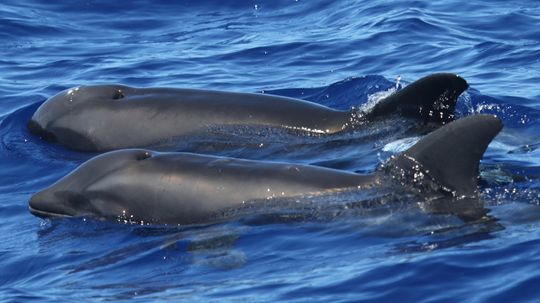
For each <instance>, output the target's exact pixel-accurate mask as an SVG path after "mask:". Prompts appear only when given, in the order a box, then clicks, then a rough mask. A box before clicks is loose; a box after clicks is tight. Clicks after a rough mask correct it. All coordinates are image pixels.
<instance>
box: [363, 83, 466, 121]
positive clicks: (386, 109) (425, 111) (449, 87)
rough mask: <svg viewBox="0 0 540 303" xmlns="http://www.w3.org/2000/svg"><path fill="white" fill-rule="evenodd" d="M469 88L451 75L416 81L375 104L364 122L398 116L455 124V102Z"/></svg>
mask: <svg viewBox="0 0 540 303" xmlns="http://www.w3.org/2000/svg"><path fill="white" fill-rule="evenodd" d="M468 87H469V85H468V84H467V81H465V79H463V78H461V77H460V76H458V75H455V74H451V73H439V74H433V75H430V76H427V77H424V78H422V79H419V80H417V81H415V82H413V83H411V84H409V85H408V86H406V87H405V88H404V89H402V90H400V91H397V92H395V93H393V94H392V95H390V96H388V97H386V98H384V99H383V100H381V101H380V102H379V103H377V104H376V105H375V106H374V107H373V109H372V110H371V111H369V112H367V113H366V116H365V117H366V118H368V119H373V118H377V117H379V116H383V115H387V114H391V113H399V114H401V115H403V116H405V117H411V118H415V119H419V120H421V121H424V123H429V122H435V123H442V124H444V123H446V122H450V121H452V120H454V110H455V108H456V102H457V98H458V97H459V95H460V94H461V93H463V92H464V91H465V90H467V88H468Z"/></svg>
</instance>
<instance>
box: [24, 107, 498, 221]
mask: <svg viewBox="0 0 540 303" xmlns="http://www.w3.org/2000/svg"><path fill="white" fill-rule="evenodd" d="M501 128H502V124H501V121H500V120H499V119H498V118H496V117H494V116H490V115H476V116H470V117H466V118H462V119H459V120H457V121H454V122H451V123H449V124H447V125H445V126H443V127H441V128H439V129H438V130H436V131H434V132H432V133H430V134H428V135H427V136H425V137H424V138H423V139H421V140H420V141H419V142H418V143H416V144H415V145H414V146H412V147H411V148H410V149H408V150H406V151H405V152H403V153H402V154H400V155H398V156H396V157H394V158H392V159H391V160H389V161H388V163H386V164H385V165H384V166H383V167H382V168H381V169H379V170H377V171H375V172H374V173H372V174H369V175H360V174H356V173H351V172H346V171H340V170H335V169H328V168H322V167H316V166H310V165H296V164H288V163H275V162H265V161H252V160H241V159H234V158H223V157H216V156H206V155H198V154H191V153H156V152H153V151H150V150H144V149H129V150H120V151H113V152H108V153H105V154H102V155H99V156H97V157H95V158H92V159H90V160H89V161H87V162H86V163H84V164H83V165H81V166H80V167H79V168H77V169H76V170H74V171H73V172H72V173H70V174H69V175H67V176H65V177H64V178H62V179H60V180H59V181H58V182H56V183H55V184H53V185H51V186H50V187H48V188H46V189H44V190H43V191H41V192H38V193H36V194H35V195H34V196H32V198H31V199H30V203H29V207H30V211H31V212H32V213H33V214H35V215H37V216H42V217H49V216H87V217H94V218H99V219H111V220H115V219H118V218H124V219H128V220H132V221H135V222H140V221H143V222H148V223H158V224H162V223H163V224H205V223H212V222H213V221H214V220H215V218H217V217H219V214H220V213H222V212H224V211H227V210H229V209H234V208H240V207H243V206H244V205H245V203H249V202H253V201H261V200H263V201H264V200H266V199H276V200H279V199H280V198H290V197H301V196H305V195H317V194H321V193H325V194H328V193H332V192H337V191H341V190H345V189H347V190H350V189H353V190H359V191H361V190H366V189H368V188H369V189H376V188H377V187H382V186H385V187H387V188H388V186H391V187H392V188H395V190H396V191H398V190H402V189H408V188H411V189H414V190H417V191H418V192H419V194H421V195H425V196H428V197H429V196H433V195H435V194H443V195H448V196H452V197H456V198H459V199H463V198H471V197H472V198H474V197H475V196H476V194H477V179H478V165H479V161H480V159H481V158H482V155H483V153H484V151H485V150H486V148H487V146H488V144H489V143H490V142H491V140H492V139H493V138H494V137H495V136H496V135H497V133H498V132H499V131H500V130H501ZM433 184H436V185H437V187H435V186H433ZM427 185H429V186H427ZM434 188H437V190H434ZM462 201H463V200H462ZM445 207H446V208H449V207H448V206H445Z"/></svg>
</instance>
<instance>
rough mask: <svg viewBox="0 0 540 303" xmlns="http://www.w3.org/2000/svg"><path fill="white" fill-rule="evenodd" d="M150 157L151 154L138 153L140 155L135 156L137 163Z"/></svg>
mask: <svg viewBox="0 0 540 303" xmlns="http://www.w3.org/2000/svg"><path fill="white" fill-rule="evenodd" d="M150 157H152V154H151V153H149V152H144V153H140V154H137V161H142V160H146V159H148V158H150Z"/></svg>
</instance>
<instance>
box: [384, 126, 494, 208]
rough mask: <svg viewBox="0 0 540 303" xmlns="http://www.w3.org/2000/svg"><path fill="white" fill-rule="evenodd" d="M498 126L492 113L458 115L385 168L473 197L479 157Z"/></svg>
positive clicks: (401, 175)
mask: <svg viewBox="0 0 540 303" xmlns="http://www.w3.org/2000/svg"><path fill="white" fill-rule="evenodd" d="M502 127H503V125H502V122H501V120H500V119H499V118H497V117H495V116H493V115H474V116H469V117H465V118H461V119H459V120H457V121H454V122H452V123H449V124H447V125H445V126H443V127H441V128H439V129H437V130H436V131H434V132H432V133H430V134H428V135H427V136H425V137H424V138H422V139H421V140H420V141H418V143H416V144H415V145H414V146H413V147H411V148H409V149H408V150H406V151H405V152H403V153H402V154H400V155H398V156H396V157H395V158H393V159H392V160H390V161H389V162H388V164H387V165H385V169H387V170H390V173H391V174H392V176H397V177H403V178H406V179H407V180H410V179H412V180H413V181H414V182H415V183H419V184H425V183H426V182H427V181H433V182H435V184H436V185H438V187H440V189H442V190H443V191H445V192H450V193H451V194H453V195H454V196H456V197H463V196H466V197H474V196H476V195H477V192H478V188H477V186H478V173H479V172H478V166H479V162H480V159H481V158H482V156H483V155H484V152H485V151H486V148H487V147H488V145H489V143H490V142H491V140H493V138H494V137H495V136H496V135H497V134H498V133H499V131H500V130H501V129H502Z"/></svg>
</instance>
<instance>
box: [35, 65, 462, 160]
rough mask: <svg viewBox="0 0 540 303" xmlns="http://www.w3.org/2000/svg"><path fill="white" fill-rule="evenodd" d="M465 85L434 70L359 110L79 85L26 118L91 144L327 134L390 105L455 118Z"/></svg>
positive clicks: (74, 143) (78, 143)
mask: <svg viewBox="0 0 540 303" xmlns="http://www.w3.org/2000/svg"><path fill="white" fill-rule="evenodd" d="M467 88H468V84H467V82H466V81H465V80H464V79H463V78H461V77H459V76H457V75H454V74H450V73H439V74H433V75H430V76H427V77H424V78H422V79H420V80H417V81H415V82H413V83H411V84H410V85H408V86H406V87H405V88H404V89H402V90H399V91H397V92H395V93H394V94H392V95H390V96H389V97H387V98H385V99H383V100H382V101H381V102H379V103H377V104H376V105H375V106H374V107H373V108H371V109H370V110H368V111H365V112H361V111H359V110H357V109H352V110H348V111H341V110H336V109H332V108H329V107H326V106H323V105H320V104H316V103H312V102H308V101H305V100H300V99H294V98H287V97H280V96H274V95H268V94H256V93H236V92H223V91H211V90H198V89H176V88H135V87H130V86H126V85H94V86H80V87H75V88H71V89H68V90H65V91H62V92H60V93H58V94H57V95H55V96H53V97H51V98H49V99H48V100H47V101H45V102H44V103H43V104H42V105H41V106H40V107H39V108H38V109H37V110H36V112H35V113H34V115H33V116H32V118H31V119H30V121H29V122H28V129H29V130H30V132H31V133H33V134H36V135H37V136H40V137H41V138H43V139H46V140H47V141H51V142H57V143H59V144H61V145H63V146H65V147H68V148H71V149H74V150H79V151H89V152H103V151H110V150H115V149H121V148H135V147H150V146H157V145H159V144H162V143H164V142H169V141H170V140H175V138H176V139H177V138H186V137H189V136H191V135H200V134H204V133H205V132H208V131H209V130H211V129H212V128H216V127H218V128H219V127H227V126H232V127H238V126H240V127H271V128H279V129H285V130H292V131H298V133H305V132H307V133H310V134H321V135H324V134H334V133H338V132H343V131H347V130H351V129H354V128H355V127H356V126H358V125H359V124H360V125H361V124H364V123H365V122H368V121H372V120H374V119H377V118H380V117H384V116H387V115H389V114H393V113H397V114H401V115H403V116H406V117H411V118H414V119H419V120H421V121H423V122H425V123H428V122H435V123H439V124H441V123H446V122H448V121H451V120H452V119H453V115H454V109H455V105H456V100H457V97H458V96H459V95H460V94H461V93H462V92H463V91H465V90H466V89H467Z"/></svg>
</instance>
